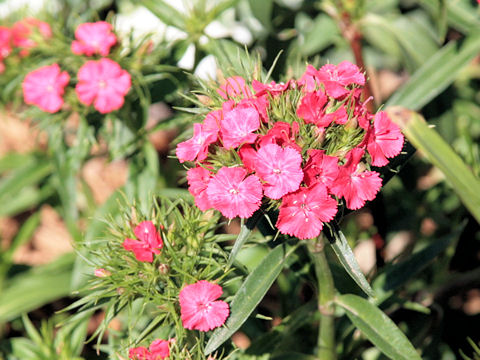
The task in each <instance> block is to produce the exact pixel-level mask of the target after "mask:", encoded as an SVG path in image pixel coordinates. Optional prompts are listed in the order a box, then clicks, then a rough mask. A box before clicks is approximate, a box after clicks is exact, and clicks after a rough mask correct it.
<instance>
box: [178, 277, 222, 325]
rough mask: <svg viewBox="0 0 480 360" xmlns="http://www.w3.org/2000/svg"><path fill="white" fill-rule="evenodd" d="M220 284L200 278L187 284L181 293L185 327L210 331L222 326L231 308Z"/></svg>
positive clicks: (181, 309) (181, 310) (182, 316)
mask: <svg viewBox="0 0 480 360" xmlns="http://www.w3.org/2000/svg"><path fill="white" fill-rule="evenodd" d="M222 292H223V290H222V287H221V286H220V285H217V284H214V283H211V282H208V281H206V280H200V281H198V282H196V283H195V284H191V285H187V286H185V287H184V288H183V289H182V290H181V291H180V294H179V299H180V314H181V318H182V324H183V327H184V328H185V329H189V330H200V331H209V330H212V329H215V328H217V327H219V326H222V325H223V324H224V323H225V320H226V319H227V317H228V315H229V313H230V309H229V307H228V304H227V303H226V302H225V301H223V300H217V299H218V298H219V297H220V296H221V295H222Z"/></svg>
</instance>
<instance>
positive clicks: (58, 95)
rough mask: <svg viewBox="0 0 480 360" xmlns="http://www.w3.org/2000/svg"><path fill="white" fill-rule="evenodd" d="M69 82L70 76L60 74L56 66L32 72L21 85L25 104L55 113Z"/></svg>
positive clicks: (64, 73) (60, 104)
mask: <svg viewBox="0 0 480 360" xmlns="http://www.w3.org/2000/svg"><path fill="white" fill-rule="evenodd" d="M69 81H70V76H69V75H68V74H67V72H66V71H63V72H62V71H61V70H60V66H58V64H53V65H50V66H43V67H41V68H39V69H37V70H34V71H32V72H30V73H28V74H27V76H25V79H24V80H23V83H22V89H23V98H24V100H25V103H27V104H30V105H36V106H38V107H39V108H40V109H42V110H43V111H46V112H49V113H55V112H57V111H58V110H60V109H61V107H62V106H63V98H62V96H63V93H64V91H65V86H67V84H68V82H69Z"/></svg>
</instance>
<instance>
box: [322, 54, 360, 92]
mask: <svg viewBox="0 0 480 360" xmlns="http://www.w3.org/2000/svg"><path fill="white" fill-rule="evenodd" d="M316 80H317V81H318V82H321V83H322V84H323V86H324V87H325V92H326V93H327V94H328V95H329V96H331V97H333V98H335V99H340V98H342V97H344V96H345V95H347V94H348V93H349V92H350V90H347V89H346V87H347V86H349V85H361V86H363V85H365V75H363V74H362V73H361V72H360V69H359V68H358V66H357V65H355V64H352V63H351V62H349V61H342V62H341V63H340V64H338V65H333V64H327V65H324V66H322V67H321V68H320V69H319V70H318V72H317V74H316Z"/></svg>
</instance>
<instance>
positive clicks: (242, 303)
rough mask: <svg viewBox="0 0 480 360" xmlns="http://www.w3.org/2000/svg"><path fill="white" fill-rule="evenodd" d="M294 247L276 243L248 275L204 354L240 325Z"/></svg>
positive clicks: (227, 337) (268, 286)
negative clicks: (223, 323) (226, 316)
mask: <svg viewBox="0 0 480 360" xmlns="http://www.w3.org/2000/svg"><path fill="white" fill-rule="evenodd" d="M295 249H296V246H293V247H289V246H287V245H286V244H281V245H278V246H277V247H276V248H274V249H273V250H272V251H271V252H270V253H269V254H268V255H267V256H266V257H265V258H264V259H263V261H262V262H261V263H260V264H259V265H258V266H257V267H256V268H255V270H254V271H252V272H251V273H250V275H248V277H247V278H246V279H245V281H244V283H243V284H242V285H241V286H240V289H239V290H238V292H237V294H236V295H235V297H234V298H233V300H232V302H231V304H230V316H229V318H228V320H227V322H226V323H225V325H224V326H223V327H221V328H218V329H216V330H215V331H214V332H213V334H212V337H211V338H210V340H209V341H208V343H207V345H206V347H205V354H210V353H211V352H213V351H215V350H216V349H217V348H218V347H219V346H220V345H222V344H223V343H224V342H225V341H227V340H228V339H229V338H230V337H231V336H232V335H233V333H235V331H237V330H238V329H239V328H240V326H242V324H243V323H244V322H245V321H246V320H247V318H248V317H249V315H250V314H251V313H252V312H253V310H255V307H256V306H257V305H258V304H259V303H260V301H261V300H262V299H263V297H264V296H265V294H266V293H267V291H268V289H269V288H270V286H271V285H272V284H273V282H274V281H275V279H276V278H277V277H278V275H279V274H280V272H281V271H282V268H283V265H284V262H285V260H286V259H287V258H288V256H289V255H290V254H291V253H292V252H294V251H295Z"/></svg>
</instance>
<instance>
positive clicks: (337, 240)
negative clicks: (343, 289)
mask: <svg viewBox="0 0 480 360" xmlns="http://www.w3.org/2000/svg"><path fill="white" fill-rule="evenodd" d="M328 229H329V231H328ZM326 230H327V231H325V235H326V236H327V238H328V240H329V242H330V245H331V246H332V248H333V251H335V254H336V255H337V257H338V260H339V261H340V263H341V264H342V266H343V268H344V269H345V271H346V272H347V273H348V275H350V276H351V277H352V279H353V280H354V281H355V282H356V283H357V285H358V286H360V288H361V289H362V290H363V291H364V292H365V294H367V295H368V296H371V297H375V293H374V292H373V290H372V288H371V286H370V284H369V283H368V281H367V279H366V278H365V275H363V273H362V270H360V266H359V265H358V262H357V259H355V255H354V254H353V251H352V248H351V247H350V245H348V241H347V239H346V238H345V235H343V233H342V231H341V230H340V229H339V227H338V225H337V224H336V223H335V222H331V224H330V226H329V228H327V229H326Z"/></svg>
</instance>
